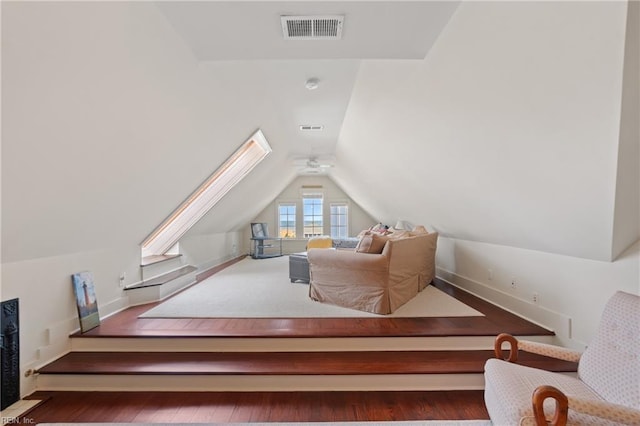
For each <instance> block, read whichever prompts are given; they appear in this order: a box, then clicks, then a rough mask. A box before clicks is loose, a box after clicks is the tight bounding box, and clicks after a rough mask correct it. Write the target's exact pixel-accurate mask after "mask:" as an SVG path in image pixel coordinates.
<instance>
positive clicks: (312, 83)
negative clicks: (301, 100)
mask: <svg viewBox="0 0 640 426" xmlns="http://www.w3.org/2000/svg"><path fill="white" fill-rule="evenodd" d="M319 84H320V80H318V79H317V78H315V77H313V78H310V79H309V80H307V81H306V82H305V83H304V87H306V88H307V89H308V90H316V89H317V88H318V85H319Z"/></svg>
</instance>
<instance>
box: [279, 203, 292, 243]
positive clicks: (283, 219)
mask: <svg viewBox="0 0 640 426" xmlns="http://www.w3.org/2000/svg"><path fill="white" fill-rule="evenodd" d="M278 226H279V232H278V235H280V238H295V237H296V205H295V203H280V204H279V205H278Z"/></svg>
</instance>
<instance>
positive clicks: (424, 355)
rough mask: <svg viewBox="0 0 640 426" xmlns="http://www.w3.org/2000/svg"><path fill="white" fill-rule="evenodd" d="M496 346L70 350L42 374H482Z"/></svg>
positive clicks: (550, 362) (548, 363)
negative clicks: (479, 348)
mask: <svg viewBox="0 0 640 426" xmlns="http://www.w3.org/2000/svg"><path fill="white" fill-rule="evenodd" d="M493 357H494V355H493V351H368V352H354V351H349V352H269V353H259V352H223V353H218V352H149V353H144V352H117V353H114V352H70V353H69V354H67V355H65V356H63V357H61V358H59V359H58V360H56V361H54V362H52V363H51V364H49V365H47V366H45V367H43V368H41V369H39V370H38V371H37V372H38V373H39V374H143V375H144V374H273V375H284V374H296V375H300V374H306V375H320V374H321V375H339V374H443V373H482V372H483V371H484V364H485V362H486V361H487V359H490V358H493ZM519 358H520V360H519V363H520V364H523V365H527V366H529V367H534V368H541V369H545V370H550V371H556V372H575V371H577V363H573V362H568V361H562V360H557V359H554V358H549V357H545V356H541V355H536V354H531V353H527V352H521V353H520V354H519Z"/></svg>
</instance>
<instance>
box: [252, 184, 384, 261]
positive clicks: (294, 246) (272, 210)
mask: <svg viewBox="0 0 640 426" xmlns="http://www.w3.org/2000/svg"><path fill="white" fill-rule="evenodd" d="M305 185H306V186H309V185H311V186H312V185H320V186H322V193H323V196H324V198H323V199H324V203H323V209H324V217H325V219H326V218H328V217H329V207H330V203H331V202H347V203H348V205H349V236H356V235H358V233H359V232H360V231H362V230H363V229H367V228H369V227H370V226H372V225H375V224H376V223H377V222H379V221H378V220H376V219H374V218H373V217H371V215H369V214H368V213H367V212H366V211H364V210H363V209H362V208H361V207H360V206H359V205H358V204H357V203H355V202H354V201H353V200H352V199H351V198H350V197H349V196H348V195H347V194H346V193H345V192H344V191H343V190H342V189H341V188H340V187H339V186H337V185H336V184H335V182H333V181H332V180H331V179H330V178H329V177H327V176H299V177H297V178H296V179H294V180H293V181H292V182H291V183H290V184H289V185H288V186H287V187H286V188H285V189H284V190H283V191H282V192H281V193H280V194H279V195H278V196H277V197H276V198H275V200H273V202H272V203H270V204H269V205H268V206H267V207H266V208H265V209H264V210H262V212H260V214H258V215H257V216H256V217H255V218H254V219H253V220H252V222H266V223H267V224H268V225H269V232H270V233H271V234H272V235H276V232H277V229H278V227H277V223H278V203H280V202H295V203H296V206H297V207H296V209H297V212H298V215H299V214H300V212H302V195H301V194H302V192H301V191H302V187H303V186H305ZM299 217H300V216H298V221H299V220H300V219H299ZM329 225H330V224H329V222H328V220H325V223H324V233H325V234H326V235H329V234H330V232H331V230H330V226H329ZM298 228H300V227H298ZM250 237H251V232H250V229H248V227H247V229H245V240H246V241H248V240H249V238H250ZM296 240H297V241H288V240H284V241H283V252H285V253H295V252H300V251H304V250H305V246H306V242H307V241H306V239H303V238H297V239H296Z"/></svg>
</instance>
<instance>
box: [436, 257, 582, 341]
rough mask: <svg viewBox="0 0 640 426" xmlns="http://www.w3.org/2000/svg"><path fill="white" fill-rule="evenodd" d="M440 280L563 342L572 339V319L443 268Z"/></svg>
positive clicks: (440, 270) (438, 272)
mask: <svg viewBox="0 0 640 426" xmlns="http://www.w3.org/2000/svg"><path fill="white" fill-rule="evenodd" d="M436 275H437V276H438V278H440V279H442V280H444V281H446V282H448V283H449V284H451V285H454V286H456V287H459V288H461V289H463V290H465V291H468V292H469V293H471V294H473V295H474V296H477V297H479V298H481V299H483V300H486V301H487V302H490V303H492V304H494V305H496V306H499V307H500V308H502V309H504V310H506V311H509V312H511V313H513V314H516V315H518V316H520V317H523V318H525V319H526V320H528V321H531V322H533V323H535V324H538V325H540V326H541V327H544V328H547V329H549V330H552V331H553V332H554V333H555V334H556V336H557V338H558V339H559V340H561V341H566V340H570V339H571V318H569V317H567V316H566V315H562V314H560V313H558V312H554V311H551V310H549V309H546V308H544V307H542V306H540V305H536V304H534V303H531V302H528V301H526V300H522V299H520V298H517V297H515V296H512V295H510V294H507V293H505V292H503V291H500V290H498V289H495V288H493V287H490V286H488V285H486V284H483V283H480V282H478V281H474V280H472V279H470V278H467V277H464V276H462V275H458V274H456V273H455V272H451V271H448V270H446V269H443V268H437V269H436Z"/></svg>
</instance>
